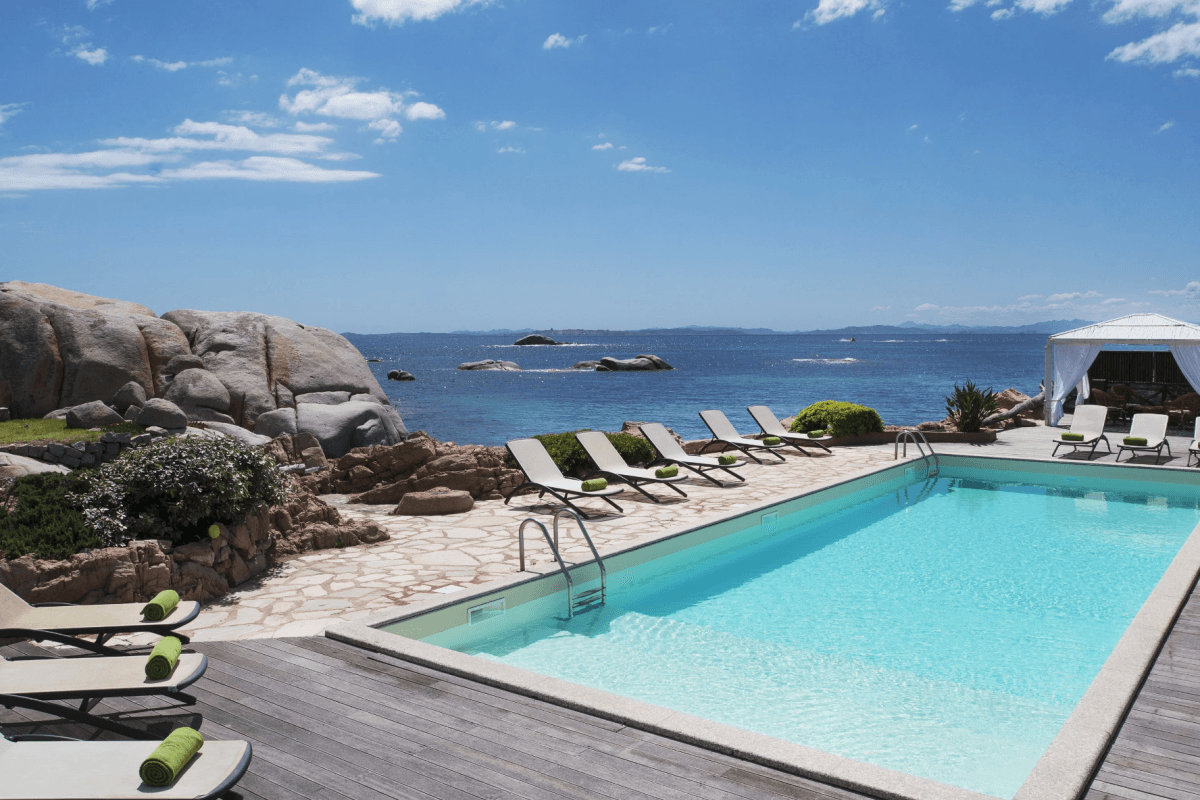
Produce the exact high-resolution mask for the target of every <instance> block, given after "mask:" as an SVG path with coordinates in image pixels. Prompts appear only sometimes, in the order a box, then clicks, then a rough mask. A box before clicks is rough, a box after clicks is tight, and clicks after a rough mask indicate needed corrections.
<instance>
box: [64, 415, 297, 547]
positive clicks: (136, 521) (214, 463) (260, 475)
mask: <svg viewBox="0 0 1200 800" xmlns="http://www.w3.org/2000/svg"><path fill="white" fill-rule="evenodd" d="M85 480H86V481H87V491H86V493H85V495H84V497H83V515H84V517H85V518H86V519H87V521H88V524H89V525H90V526H91V527H92V528H93V529H95V531H96V532H97V533H98V534H99V535H100V537H101V539H102V540H103V541H104V543H105V544H106V545H117V544H124V543H125V542H128V541H129V540H130V539H171V540H172V541H174V542H177V543H178V542H188V541H195V540H198V539H200V538H202V537H203V536H205V535H206V531H207V529H208V526H209V525H211V524H212V523H214V522H223V523H225V524H226V525H234V524H237V523H239V522H241V521H242V519H244V518H245V516H246V515H247V514H248V513H250V512H251V511H253V510H254V509H255V508H257V507H258V506H260V505H274V504H276V503H279V502H282V501H283V499H284V496H285V494H286V491H287V484H286V482H285V480H284V477H283V474H282V473H280V472H279V469H278V467H277V465H276V464H275V460H274V459H273V458H271V457H270V456H268V455H267V454H266V453H265V452H264V451H263V450H262V449H259V448H254V447H249V446H247V445H245V444H242V443H241V442H239V441H237V440H236V439H231V438H228V437H224V436H222V437H219V438H214V439H209V438H205V437H199V436H180V437H175V438H170V439H160V440H159V441H157V442H154V443H153V444H150V445H147V446H146V447H141V448H136V449H133V450H127V451H125V452H124V453H122V454H121V457H120V458H118V459H117V460H116V461H113V462H110V463H108V464H105V465H104V466H102V467H100V468H99V469H95V470H91V471H90V472H89V474H88V475H87V477H86V478H85Z"/></svg>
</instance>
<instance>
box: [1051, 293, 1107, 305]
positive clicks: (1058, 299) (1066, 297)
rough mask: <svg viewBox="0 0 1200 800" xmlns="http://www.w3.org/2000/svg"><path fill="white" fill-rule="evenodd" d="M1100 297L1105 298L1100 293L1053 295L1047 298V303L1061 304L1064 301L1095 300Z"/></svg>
mask: <svg viewBox="0 0 1200 800" xmlns="http://www.w3.org/2000/svg"><path fill="white" fill-rule="evenodd" d="M1098 297H1104V295H1102V294H1100V292H1096V291H1091V292H1065V293H1063V294H1052V295H1050V296H1049V297H1047V298H1046V302H1047V303H1061V302H1063V301H1064V300H1094V299H1096V298H1098Z"/></svg>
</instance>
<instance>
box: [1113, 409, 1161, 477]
mask: <svg viewBox="0 0 1200 800" xmlns="http://www.w3.org/2000/svg"><path fill="white" fill-rule="evenodd" d="M1139 418H1141V419H1143V420H1145V422H1144V424H1143V426H1148V425H1152V424H1153V425H1161V426H1162V434H1161V436H1159V438H1158V442H1157V443H1156V444H1150V441H1151V437H1150V436H1146V437H1145V438H1146V444H1144V445H1138V444H1125V442H1121V443H1120V444H1119V445H1117V457H1116V458H1115V459H1114V461H1120V460H1121V454H1122V453H1124V452H1125V451H1126V450H1128V451H1129V452H1130V454H1131V455H1130V456H1129V460H1130V461H1132V460H1133V458H1134V455H1133V454H1135V453H1147V454H1149V453H1151V452H1153V453H1154V464H1155V466H1157V465H1158V462H1159V459H1161V458H1162V451H1163V448H1164V447H1165V448H1167V456H1168V457H1170V458H1174V457H1175V454H1174V453H1172V452H1171V443H1170V442H1168V441H1167V425H1168V423H1169V421H1170V418H1169V417H1167V415H1166V414H1134V415H1133V422H1132V424H1130V426H1129V434H1128V435H1129V436H1143V435H1145V433H1147V432H1146V431H1141V432H1138V433H1135V431H1136V430H1137V428H1138V419H1139ZM1154 433H1155V434H1156V435H1157V431H1155V432H1154Z"/></svg>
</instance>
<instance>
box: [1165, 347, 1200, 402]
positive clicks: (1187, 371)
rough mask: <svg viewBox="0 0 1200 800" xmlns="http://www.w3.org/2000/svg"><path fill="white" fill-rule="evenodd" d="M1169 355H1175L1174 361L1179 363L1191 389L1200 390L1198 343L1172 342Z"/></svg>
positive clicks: (1199, 350) (1199, 348) (1199, 352)
mask: <svg viewBox="0 0 1200 800" xmlns="http://www.w3.org/2000/svg"><path fill="white" fill-rule="evenodd" d="M1171 355H1173V356H1175V363H1176V364H1178V365H1179V369H1180V371H1182V372H1183V377H1185V378H1187V380H1188V383H1190V384H1191V385H1192V388H1193V389H1195V390H1196V391H1200V344H1192V343H1190V342H1189V343H1188V344H1173V345H1171Z"/></svg>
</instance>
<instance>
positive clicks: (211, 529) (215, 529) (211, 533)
mask: <svg viewBox="0 0 1200 800" xmlns="http://www.w3.org/2000/svg"><path fill="white" fill-rule="evenodd" d="M208 538H210V539H219V538H221V526H220V525H217V524H216V523H213V524H212V525H209V526H208Z"/></svg>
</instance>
